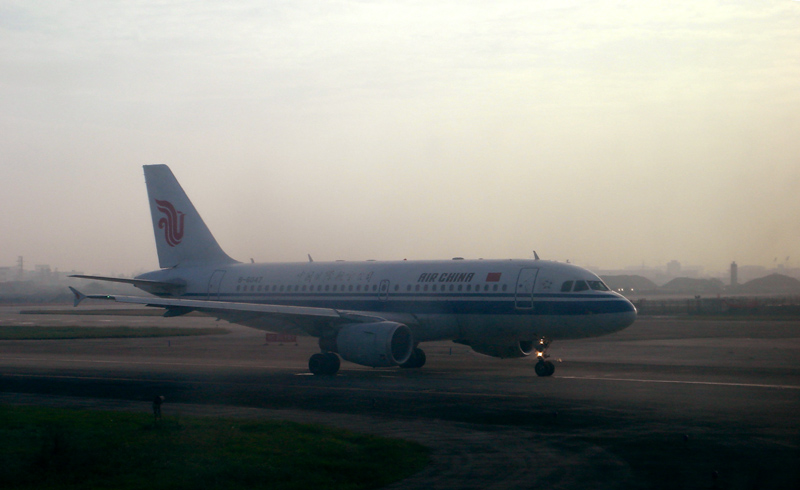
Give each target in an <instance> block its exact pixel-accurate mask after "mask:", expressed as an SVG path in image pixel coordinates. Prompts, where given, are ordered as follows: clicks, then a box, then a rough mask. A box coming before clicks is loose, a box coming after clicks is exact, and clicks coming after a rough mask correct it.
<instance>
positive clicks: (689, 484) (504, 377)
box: [0, 307, 800, 489]
mask: <svg viewBox="0 0 800 490" xmlns="http://www.w3.org/2000/svg"><path fill="white" fill-rule="evenodd" d="M19 310H20V308H13V307H3V308H0V325H20V324H23V325H25V324H26V325H89V326H92V325H97V326H99V325H103V326H105V325H128V326H152V325H165V326H196V327H208V326H215V327H216V326H221V325H224V326H226V327H227V328H229V329H230V331H231V333H230V334H228V335H213V336H203V337H181V338H151V339H92V340H62V341H56V340H46V341H0V403H14V404H42V405H56V406H64V407H80V408H87V409H112V410H136V411H148V410H150V400H152V397H153V396H154V395H157V394H158V395H163V396H165V397H166V402H165V404H164V406H163V410H164V413H165V415H166V416H169V415H170V414H187V415H188V414H192V415H194V414H197V415H212V416H216V415H220V416H223V415H224V416H241V417H253V418H279V419H288V420H295V421H300V422H314V423H322V424H327V425H332V426H339V427H345V428H348V429H352V430H356V431H361V432H369V433H376V434H381V435H387V436H392V437H400V438H406V439H410V440H415V441H418V442H421V443H423V444H425V445H427V446H429V447H431V448H432V463H431V465H430V466H429V467H428V468H426V469H425V470H423V471H422V472H421V473H419V474H417V475H416V476H414V477H412V478H409V479H407V480H404V481H402V482H398V483H396V484H394V485H393V486H391V487H390V488H397V489H401V488H403V489H405V488H426V489H437V488H438V489H445V488H453V489H456V488H459V489H460V488H475V489H478V488H481V489H484V488H495V489H501V488H565V489H571V488H670V489H672V488H721V489H722V488H724V489H739V488H741V489H769V488H774V489H785V488H800V466H798V463H800V320H758V319H737V320H730V319H721V320H715V319H710V318H704V319H691V318H685V319H679V318H667V317H641V318H639V319H638V320H637V322H636V323H635V324H634V325H633V326H632V327H630V328H628V329H627V330H624V331H622V332H619V333H617V334H614V335H610V336H606V337H600V338H596V339H585V340H575V341H561V342H554V343H553V345H552V347H551V352H550V353H551V354H552V356H553V359H554V360H556V366H557V367H556V373H555V375H554V376H553V377H551V378H539V377H537V376H536V375H535V373H534V372H533V362H532V360H531V359H516V360H501V359H493V358H490V357H486V356H483V355H480V354H476V353H474V352H472V351H471V350H470V349H469V348H467V347H464V346H461V345H458V344H454V343H450V342H437V343H431V344H425V345H423V347H424V348H425V350H426V353H427V357H428V363H427V365H426V366H425V367H424V368H422V369H420V370H399V369H370V368H364V367H360V366H356V365H354V364H350V363H346V362H343V363H342V370H341V371H340V375H339V376H336V377H315V376H310V375H308V374H307V359H308V357H309V356H310V355H311V354H312V353H314V352H316V350H317V347H316V342H315V340H314V339H311V338H300V339H299V340H298V342H297V344H294V343H289V344H282V345H281V344H265V341H264V340H265V336H264V333H263V332H259V331H256V330H251V329H248V328H244V327H240V326H237V325H230V324H226V323H221V322H216V321H214V320H213V319H211V318H204V317H195V316H187V317H180V318H171V319H162V318H160V317H151V316H118V315H113V314H110V315H92V316H72V315H20V314H19Z"/></svg>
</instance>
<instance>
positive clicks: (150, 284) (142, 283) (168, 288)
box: [69, 274, 186, 295]
mask: <svg viewBox="0 0 800 490" xmlns="http://www.w3.org/2000/svg"><path fill="white" fill-rule="evenodd" d="M69 277H77V278H79V279H92V280H95V281H106V282H119V283H122V284H130V285H131V286H135V287H137V288H139V289H143V290H145V291H147V292H150V293H155V292H164V293H169V294H174V295H179V294H181V293H183V292H184V291H185V290H186V285H185V284H181V283H177V282H163V281H150V280H147V279H125V278H122V277H106V276H87V275H83V274H74V275H71V276H69ZM70 289H72V288H70Z"/></svg>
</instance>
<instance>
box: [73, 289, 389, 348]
mask: <svg viewBox="0 0 800 490" xmlns="http://www.w3.org/2000/svg"><path fill="white" fill-rule="evenodd" d="M69 289H70V290H71V291H72V293H73V294H74V295H75V301H74V305H75V306H78V305H79V304H80V303H81V302H82V301H83V300H85V299H97V300H106V301H115V302H117V303H127V304H139V305H145V306H152V307H159V308H166V310H167V311H166V312H165V313H164V316H165V317H172V316H180V315H185V314H187V313H190V312H192V311H199V312H201V313H205V314H208V315H213V316H216V317H217V318H220V319H224V320H227V321H230V322H233V323H240V324H242V325H247V326H249V327H254V328H261V329H267V330H281V331H293V332H297V331H298V330H300V331H302V332H303V333H307V334H310V335H314V336H318V331H319V329H320V327H322V326H325V325H331V326H335V325H337V324H345V323H367V322H376V321H383V320H384V318H380V317H376V316H370V315H364V314H361V313H358V312H352V311H341V310H336V309H333V308H316V307H309V306H285V305H266V304H254V303H230V302H227V301H206V300H192V299H178V298H151V297H145V296H118V295H114V294H90V295H86V294H83V293H81V292H80V291H78V290H77V289H75V288H73V287H70V288H69Z"/></svg>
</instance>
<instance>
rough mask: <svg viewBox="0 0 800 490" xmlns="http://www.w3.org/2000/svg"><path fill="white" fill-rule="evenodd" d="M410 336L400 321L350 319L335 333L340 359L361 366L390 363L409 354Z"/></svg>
mask: <svg viewBox="0 0 800 490" xmlns="http://www.w3.org/2000/svg"><path fill="white" fill-rule="evenodd" d="M413 349H414V338H413V336H412V334H411V329H409V328H408V327H407V326H406V325H403V324H402V323H395V322H385V321H384V322H376V323H354V324H349V325H345V326H343V327H342V328H341V329H340V330H339V333H338V334H337V336H336V350H337V352H338V353H339V355H340V356H342V359H345V360H347V361H350V362H354V363H356V364H361V365H362V366H370V367H391V366H397V365H399V364H403V363H404V362H406V361H407V360H408V358H409V357H411V351H412V350H413Z"/></svg>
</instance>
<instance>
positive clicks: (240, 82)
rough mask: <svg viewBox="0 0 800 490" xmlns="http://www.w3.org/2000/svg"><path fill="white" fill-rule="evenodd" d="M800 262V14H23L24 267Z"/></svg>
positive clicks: (472, 9)
mask: <svg viewBox="0 0 800 490" xmlns="http://www.w3.org/2000/svg"><path fill="white" fill-rule="evenodd" d="M152 163H166V164H168V165H170V167H171V168H172V170H173V172H174V173H175V175H176V176H177V177H178V179H179V180H180V182H181V184H182V185H183V187H184V189H186V190H187V192H188V193H189V195H190V197H191V198H192V200H193V202H194V204H195V206H196V207H197V208H198V210H199V211H200V213H201V214H202V215H203V217H204V219H205V221H206V223H207V224H208V225H209V226H210V227H211V229H212V231H213V232H214V234H215V236H216V238H217V240H218V241H219V242H220V245H221V246H222V247H223V248H224V249H225V250H226V251H227V252H228V253H229V254H230V255H231V256H233V257H235V258H238V259H240V260H248V259H249V258H251V257H252V258H254V259H255V260H256V261H303V260H306V253H311V254H312V255H313V256H314V258H315V259H316V260H334V259H348V260H363V259H403V258H408V259H438V258H442V259H448V258H450V257H453V256H463V257H466V258H479V257H483V258H506V257H518V258H525V257H531V256H532V250H534V249H536V250H537V251H538V253H539V255H540V256H541V257H542V258H548V259H556V260H565V259H571V261H572V262H575V263H578V264H581V265H592V266H598V267H602V268H612V267H622V266H625V265H629V264H646V265H649V266H656V265H662V264H664V263H666V262H667V261H669V260H671V259H677V260H679V261H681V262H682V263H683V264H684V265H689V264H700V265H705V266H706V268H707V270H715V269H724V268H726V267H727V265H728V264H729V263H730V261H731V260H736V261H737V262H738V263H739V264H757V265H765V266H771V265H773V264H774V260H775V258H776V257H778V263H782V262H784V261H785V259H786V257H787V256H789V257H791V259H790V265H793V266H798V265H800V2H797V1H793V0H780V1H768V0H767V1H755V0H754V1H750V2H747V1H702V0H701V1H697V0H693V1H686V2H684V1H677V2H676V1H672V2H661V3H656V2H611V1H572V2H569V1H553V2H549V1H492V2H488V1H480V2H469V1H463V0H459V1H454V2H418V1H413V2H402V1H396V2H368V1H361V2H358V1H350V2H306V1H297V0H292V1H264V2H238V3H237V2H228V1H219V2H212V1H196V2H168V1H158V2H146V1H138V2H106V1H83V2H72V1H69V2H67V1H63V2H60V1H49V2H28V1H8V0H6V1H3V2H1V3H0V170H2V172H0V204H1V205H2V207H3V211H4V212H3V213H2V215H0V266H13V265H14V264H15V262H16V258H17V256H18V255H24V256H25V260H26V268H32V266H33V264H50V265H51V266H52V267H58V268H59V269H60V270H70V269H76V270H81V271H84V272H87V273H103V274H109V273H130V272H132V271H135V270H149V269H154V268H156V267H157V264H158V262H157V259H156V254H155V245H154V240H153V234H152V228H151V224H150V217H149V211H148V207H147V206H148V205H147V199H146V194H145V187H144V178H143V175H142V168H141V166H142V165H144V164H152Z"/></svg>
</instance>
